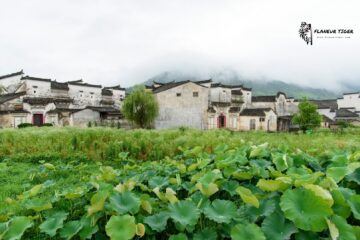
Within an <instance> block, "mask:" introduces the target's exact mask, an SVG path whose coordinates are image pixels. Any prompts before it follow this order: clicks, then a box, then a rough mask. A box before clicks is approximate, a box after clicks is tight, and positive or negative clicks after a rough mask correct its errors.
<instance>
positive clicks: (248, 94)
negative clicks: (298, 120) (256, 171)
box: [147, 80, 297, 131]
mask: <svg viewBox="0 0 360 240" xmlns="http://www.w3.org/2000/svg"><path fill="white" fill-rule="evenodd" d="M147 89H149V90H151V91H152V92H153V93H154V95H155V97H156V99H157V101H158V103H159V108H160V113H159V116H158V118H157V119H156V121H155V128H171V127H180V126H188V127H195V128H200V129H214V128H229V129H232V130H235V131H248V130H263V131H278V130H287V128H289V125H290V122H291V116H292V115H293V114H294V113H295V112H296V111H297V103H296V102H295V101H294V99H293V98H288V97H287V96H286V94H284V93H280V92H279V93H278V94H277V95H274V96H256V97H255V96H252V90H251V89H250V88H246V87H244V86H242V85H225V84H221V83H213V82H212V80H204V81H190V80H187V81H180V82H170V83H165V84H164V83H158V82H154V84H153V85H152V86H147ZM284 119H285V120H284ZM278 121H279V123H280V124H281V129H279V125H278ZM284 122H285V123H284Z"/></svg>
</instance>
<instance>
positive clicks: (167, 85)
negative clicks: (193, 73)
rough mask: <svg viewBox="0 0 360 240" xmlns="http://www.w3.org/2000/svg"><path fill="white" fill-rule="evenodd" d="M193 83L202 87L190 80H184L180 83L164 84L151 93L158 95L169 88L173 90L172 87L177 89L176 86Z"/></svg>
mask: <svg viewBox="0 0 360 240" xmlns="http://www.w3.org/2000/svg"><path fill="white" fill-rule="evenodd" d="M190 82H192V83H195V84H197V85H199V86H201V87H204V86H203V85H201V84H198V83H197V82H193V81H191V80H186V81H181V82H169V83H165V84H164V85H161V86H160V87H157V88H154V90H153V93H159V92H163V91H166V90H169V89H171V88H174V87H177V86H180V85H183V84H186V83H190Z"/></svg>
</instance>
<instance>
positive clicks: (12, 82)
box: [0, 75, 22, 93]
mask: <svg viewBox="0 0 360 240" xmlns="http://www.w3.org/2000/svg"><path fill="white" fill-rule="evenodd" d="M21 77H22V75H17V76H12V77H8V78H3V79H0V85H1V86H2V87H4V88H5V93H14V92H15V91H16V89H17V88H18V87H19V86H20V85H21V84H22V81H21Z"/></svg>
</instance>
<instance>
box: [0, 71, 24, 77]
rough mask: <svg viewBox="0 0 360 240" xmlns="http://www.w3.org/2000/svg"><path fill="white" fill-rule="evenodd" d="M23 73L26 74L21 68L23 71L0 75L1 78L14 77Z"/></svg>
mask: <svg viewBox="0 0 360 240" xmlns="http://www.w3.org/2000/svg"><path fill="white" fill-rule="evenodd" d="M22 74H24V72H23V70H21V71H19V72H15V73H10V74H6V75H3V76H0V79H4V78H9V77H14V76H17V75H22Z"/></svg>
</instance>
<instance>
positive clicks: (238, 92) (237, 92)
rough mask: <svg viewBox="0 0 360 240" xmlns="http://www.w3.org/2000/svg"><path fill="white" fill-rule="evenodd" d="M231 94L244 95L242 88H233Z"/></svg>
mask: <svg viewBox="0 0 360 240" xmlns="http://www.w3.org/2000/svg"><path fill="white" fill-rule="evenodd" d="M231 94H233V95H243V93H242V91H241V90H231Z"/></svg>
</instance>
